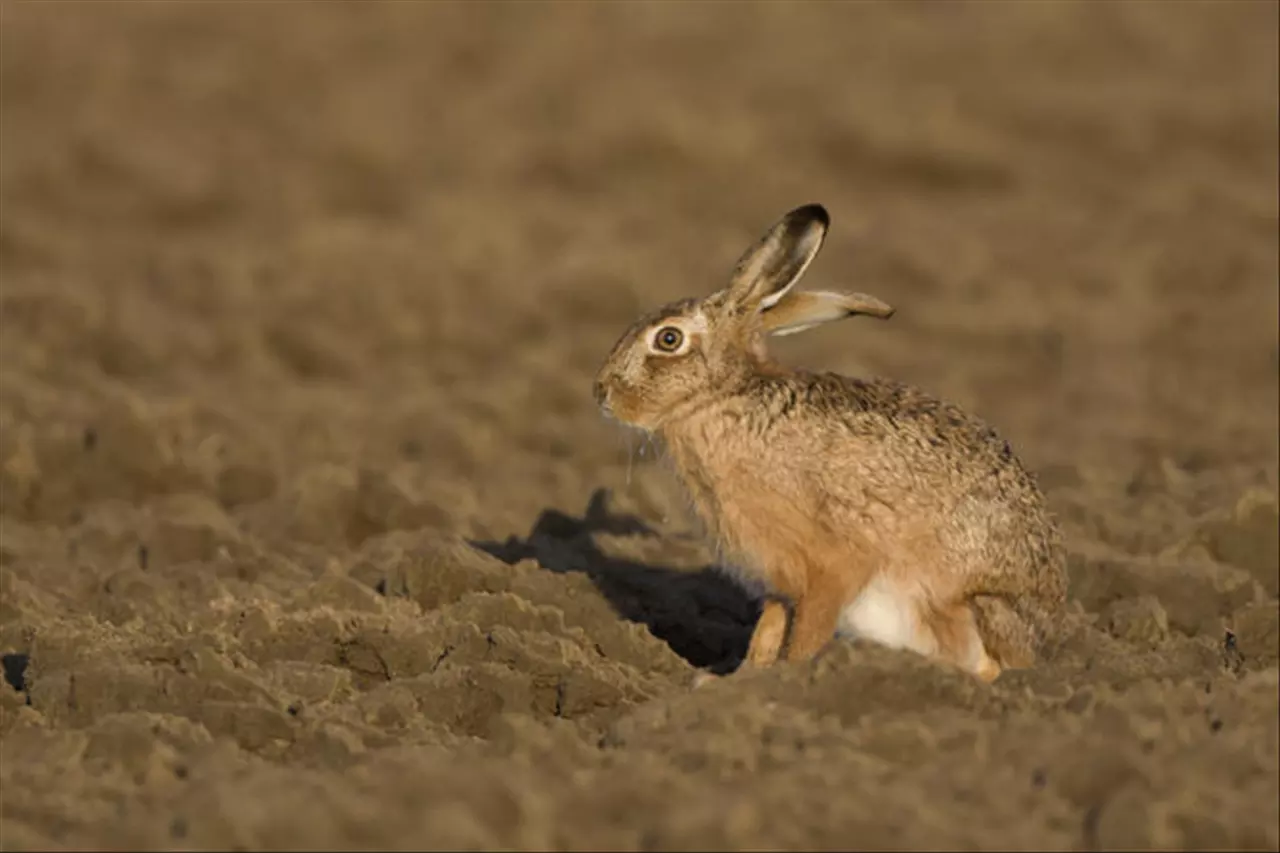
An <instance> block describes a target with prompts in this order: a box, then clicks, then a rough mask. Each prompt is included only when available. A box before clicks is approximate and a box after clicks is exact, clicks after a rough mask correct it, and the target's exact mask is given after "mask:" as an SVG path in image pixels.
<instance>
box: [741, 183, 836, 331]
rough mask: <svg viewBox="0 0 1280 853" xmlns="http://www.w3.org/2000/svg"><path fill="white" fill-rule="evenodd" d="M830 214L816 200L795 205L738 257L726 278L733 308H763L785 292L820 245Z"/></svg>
mask: <svg viewBox="0 0 1280 853" xmlns="http://www.w3.org/2000/svg"><path fill="white" fill-rule="evenodd" d="M830 224H831V217H830V216H828V215H827V211H826V209H825V208H824V207H823V206H822V205H820V204H806V205H804V206H803V207H797V208H796V209H795V210H793V211H791V212H790V213H788V214H787V215H786V216H784V217H782V219H780V220H778V222H777V223H776V224H775V225H774V226H773V227H772V228H770V229H769V232H768V233H767V234H765V235H764V236H763V237H761V238H760V240H759V241H757V242H756V244H755V245H754V246H752V247H751V248H750V249H748V250H747V251H746V252H745V253H744V254H743V255H742V257H741V258H739V259H738V264H737V266H735V267H734V269H733V275H732V277H731V278H730V280H729V302H730V304H731V305H732V306H733V307H734V309H735V311H764V310H766V309H768V308H771V307H773V306H774V305H776V304H777V303H778V301H779V300H780V299H782V297H783V296H786V294H787V291H789V290H790V289H791V288H792V287H793V286H794V285H795V283H796V282H797V281H799V280H800V276H802V275H804V271H805V269H806V268H808V266H809V264H810V263H811V262H812V261H813V259H814V257H815V256H816V255H817V254H818V250H819V249H821V248H822V240H823V238H824V237H825V236H826V234H827V227H828V226H830Z"/></svg>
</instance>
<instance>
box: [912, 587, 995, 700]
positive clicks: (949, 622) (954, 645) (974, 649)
mask: <svg viewBox="0 0 1280 853" xmlns="http://www.w3.org/2000/svg"><path fill="white" fill-rule="evenodd" d="M926 620H927V622H928V624H929V627H930V628H931V629H933V636H934V638H935V640H936V641H937V647H936V650H935V651H934V654H933V656H934V657H936V658H938V659H940V660H945V661H947V662H948V663H951V664H954V665H955V666H958V667H960V668H961V669H963V670H965V671H967V672H970V673H972V674H973V675H976V676H977V677H978V678H980V679H982V680H983V681H986V682H988V683H990V682H992V681H995V680H996V678H997V677H999V675H1000V672H1001V667H1000V664H999V663H997V662H996V661H995V660H994V659H993V658H992V657H991V655H989V654H988V653H987V647H986V645H985V643H984V642H983V637H982V633H981V631H979V629H978V622H977V619H976V617H975V614H974V611H973V608H971V607H970V606H969V603H968V602H967V601H961V602H956V603H954V604H950V605H947V606H944V607H941V608H937V609H934V610H933V611H932V612H931V613H930V614H929V615H928V617H926Z"/></svg>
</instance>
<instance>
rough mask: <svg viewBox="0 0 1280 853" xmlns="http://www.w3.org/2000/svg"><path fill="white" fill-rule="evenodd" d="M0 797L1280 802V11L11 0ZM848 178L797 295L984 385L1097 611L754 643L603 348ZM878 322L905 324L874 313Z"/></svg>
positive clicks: (0, 447) (794, 808)
mask: <svg viewBox="0 0 1280 853" xmlns="http://www.w3.org/2000/svg"><path fill="white" fill-rule="evenodd" d="M3 20H4V26H3V29H2V30H0V72H2V73H0V117H2V118H3V129H4V146H3V154H2V156H0V214H2V216H0V266H2V270H0V273H2V275H0V278H2V284H0V324H2V325H3V334H0V364H2V365H3V370H0V497H2V504H3V505H2V507H0V513H2V514H0V524H2V525H3V528H2V531H0V533H2V535H0V656H2V663H3V675H4V681H5V682H6V684H7V685H8V686H7V687H5V686H0V808H2V814H0V820H2V821H3V823H2V825H0V846H2V847H3V848H4V849H12V850H22V849H36V848H42V849H44V848H61V849H73V848H74V849H85V848H98V849H106V848H109V849H124V848H137V849H159V848H188V847H189V848H207V849H212V848H223V849H284V848H291V849H325V848H353V847H355V848H369V849H375V848H376V849H424V848H428V849H454V850H456V849H482V848H483V849H497V848H503V849H573V850H578V849H581V850H588V849H591V850H595V849H635V850H639V849H650V850H652V849H672V850H676V849H680V850H687V849H715V848H726V849H744V848H760V847H770V848H794V849H848V848H849V847H851V846H858V847H874V848H880V849H917V848H921V849H923V848H936V847H968V848H980V849H1005V848H1007V849H1033V848H1034V849H1096V848H1100V847H1107V848H1119V847H1128V848H1151V847H1161V848H1219V849H1221V848H1260V849H1275V848H1276V847H1277V846H1280V828H1278V827H1280V806H1278V805H1277V803H1278V802H1280V760H1278V759H1277V756H1278V755H1280V723H1278V722H1277V720H1278V719H1280V699H1278V693H1280V600H1278V596H1280V555H1278V552H1277V542H1278V541H1280V516H1278V510H1277V499H1276V493H1277V479H1278V468H1280V461H1278V459H1277V456H1278V453H1277V445H1276V435H1277V430H1278V429H1280V415H1278V414H1277V412H1278V410H1280V383H1278V381H1277V380H1278V377H1280V346H1278V344H1277V339H1278V333H1277V327H1276V322H1275V319H1276V316H1277V310H1278V306H1277V289H1276V281H1277V277H1278V276H1280V265H1278V262H1277V248H1278V242H1280V240H1278V238H1277V224H1278V223H1280V210H1278V206H1277V195H1278V193H1277V189H1278V188H1277V165H1276V161H1275V151H1276V150H1277V145H1278V144H1280V140H1278V139H1277V130H1276V125H1275V115H1276V108H1277V83H1276V80H1277V35H1276V33H1277V17H1276V6H1275V5H1274V4H1270V5H1268V4H1231V5H1229V6H1223V5H1217V4H1213V5H1197V4H1190V3H1184V4H1162V5H1161V6H1160V8H1158V9H1157V8H1156V7H1155V6H1154V5H1153V6H1150V7H1148V6H1146V5H1142V4H1123V5H1121V4H1115V5H1106V6H1094V5H1092V4H1088V8H1086V5H1085V4H1081V5H1075V6H1073V5H1066V4H1058V5H1050V4H1033V3H1028V4H983V5H978V4H968V3H961V2H952V3H946V4H922V5H914V4H913V5H903V4H892V5H890V4H877V3H870V2H866V3H848V4H815V5H806V4H800V5H795V4H785V5H781V4H779V5H771V4H756V5H751V6H735V7H729V6H727V5H721V4H702V5H694V6H689V5H680V6H676V5H674V4H670V5H668V4H644V3H626V4H623V3H618V4H569V5H547V6H540V5H533V4H497V5H484V4H450V3H421V4H408V3H398V4H360V11H359V12H358V13H357V12H356V11H355V8H354V6H347V5H344V4H317V5H313V6H310V7H308V8H307V10H306V12H305V14H304V13H303V12H302V10H301V8H300V7H298V6H296V5H293V4H271V5H261V6H256V7H254V11H253V12H252V14H250V13H249V11H248V7H247V6H243V5H240V4H225V5H218V6H216V7H215V6H212V5H197V4H129V5H126V4H86V5H74V4H70V3H60V4H56V7H55V5H54V4H12V3H10V4H6V5H5V7H4V11H3ZM809 201H821V202H823V203H824V204H826V205H827V206H828V208H829V209H830V210H831V211H832V214H833V218H834V226H833V230H832V232H831V235H830V238H829V239H828V241H827V248H826V249H825V250H824V254H823V256H822V257H821V258H820V259H819V261H818V262H817V263H816V264H815V267H814V270H813V272H812V273H811V278H813V279H814V280H815V284H814V286H819V287H820V286H822V283H821V282H822V281H837V282H839V281H843V282H845V283H846V284H847V283H849V282H854V283H856V286H857V288H858V289H861V290H866V291H868V292H872V293H875V294H877V295H879V296H882V297H883V298H885V299H886V300H887V301H889V302H891V303H892V304H894V305H895V307H897V308H898V314H897V315H896V316H895V318H894V319H893V320H892V321H891V322H890V323H888V324H882V325H876V324H866V325H857V324H855V323H850V324H849V325H848V326H834V327H830V328H825V329H822V330H816V331H814V332H812V333H811V334H808V335H802V336H797V337H796V338H788V339H785V340H783V341H781V343H780V346H779V353H780V356H781V357H782V358H783V359H784V360H786V361H788V362H790V363H796V364H800V363H803V364H805V365H808V366H813V367H824V368H830V369H837V370H842V371H847V372H866V373H878V374H886V375H892V376H895V377H899V378H902V379H905V380H908V381H913V382H916V383H919V384H921V385H923V386H924V387H927V388H929V389H930V390H932V391H935V392H937V393H940V394H942V395H944V396H946V397H948V398H951V399H953V400H955V401H957V402H959V403H961V404H963V405H966V406H969V407H972V408H973V409H975V410H976V411H978V412H979V413H980V414H982V415H983V416H984V417H986V418H988V419H990V420H991V421H992V422H994V423H996V424H998V425H999V426H1000V428H1001V430H1002V431H1003V432H1004V433H1006V434H1007V435H1008V436H1009V437H1010V439H1011V440H1012V442H1013V444H1014V445H1015V446H1016V447H1017V448H1018V450H1019V452H1020V453H1021V454H1022V455H1023V456H1024V458H1025V459H1026V460H1027V462H1028V464H1029V465H1030V466H1031V467H1032V468H1034V469H1035V470H1036V471H1037V472H1038V474H1039V476H1040V478H1041V481H1042V483H1043V485H1044V487H1045V489H1046V492H1047V493H1048V495H1049V499H1050V501H1051V503H1052V505H1053V509H1054V510H1055V512H1056V513H1057V514H1058V516H1059V517H1060V518H1061V520H1062V523H1063V525H1064V528H1065V532H1066V534H1067V541H1068V544H1069V550H1070V580H1071V589H1070V599H1071V601H1070V612H1069V614H1068V617H1067V625H1066V628H1067V630H1066V631H1065V633H1064V634H1063V636H1062V637H1061V638H1060V639H1059V641H1058V642H1057V644H1056V646H1055V647H1054V648H1053V649H1052V650H1051V654H1050V655H1049V657H1048V659H1047V660H1046V661H1045V662H1044V663H1043V664H1042V665H1040V666H1038V667H1036V668H1035V669H1031V670H1026V671H1019V672H1013V671H1011V672H1007V673H1006V674H1005V675H1003V676H1002V677H1001V678H1000V679H999V680H998V681H997V682H996V683H995V684H994V685H990V686H986V685H982V684H980V683H978V682H976V681H975V680H973V679H970V678H968V677H967V676H964V675H962V674H959V673H957V672H954V671H951V670H948V669H946V668H943V667H940V666H938V665H935V664H933V663H930V662H928V661H926V660H923V659H921V658H918V657H915V656H913V655H910V654H909V653H905V652H893V651H889V650H886V649H881V648H876V647H870V646H865V645H861V644H859V645H852V644H837V645H834V646H833V647H832V648H831V649H830V651H829V652H827V653H826V654H824V655H823V656H822V657H820V658H819V659H818V660H817V661H815V662H813V663H812V664H808V665H803V666H800V665H782V666H779V667H776V668H774V669H771V670H769V671H766V672H758V673H752V674H749V675H746V674H744V675H739V676H735V677H733V678H729V679H723V680H719V681H716V682H714V683H712V684H710V685H709V686H707V687H706V688H704V689H701V690H697V691H692V690H690V689H689V683H690V680H691V677H692V675H693V673H694V671H695V669H696V668H699V667H709V668H712V669H715V670H718V671H722V672H724V671H729V670H732V669H733V667H734V666H735V664H736V662H737V660H738V659H739V658H740V657H741V655H742V653H743V650H744V649H745V647H746V643H747V641H748V638H749V636H750V632H751V628H752V625H753V624H754V620H755V619H756V616H757V613H758V604H757V602H755V601H754V600H753V599H752V598H751V597H750V596H748V595H747V594H746V593H745V592H744V591H742V590H741V589H739V588H738V587H736V586H734V585H733V584H732V583H730V582H729V581H727V580H726V579H725V578H724V577H722V576H721V575H720V574H719V573H718V572H717V570H716V568H715V559H714V554H713V553H712V552H711V551H710V550H709V549H708V548H707V547H706V545H705V544H704V543H703V542H702V541H701V540H700V538H699V536H698V534H697V531H696V529H695V527H694V526H693V523H692V521H691V519H690V518H689V517H688V513H687V505H686V503H685V500H684V498H683V496H682V495H681V494H680V493H679V491H678V490H677V488H676V487H675V484H674V483H673V482H672V481H671V479H670V478H669V476H668V474H667V472H666V470H665V469H664V468H663V466H662V465H660V464H657V463H658V460H656V459H655V453H654V452H653V448H652V447H651V446H650V445H648V444H647V443H645V442H644V441H643V440H642V439H638V438H636V437H634V436H628V435H626V434H622V433H620V432H618V431H617V430H615V429H614V428H613V427H611V426H610V425H609V424H607V423H604V422H602V420H601V418H600V417H599V415H598V412H597V411H596V409H595V406H594V403H593V401H592V399H591V395H590V382H591V377H592V374H593V373H594V371H595V369H596V367H597V366H598V364H599V362H600V360H601V359H602V358H603V357H604V355H605V354H606V353H607V352H608V349H609V347H610V346H611V345H612V343H613V341H614V339H615V338H616V337H617V335H619V334H620V333H621V332H622V330H623V329H624V328H625V327H626V326H627V324H628V323H630V321H631V320H632V319H633V318H634V317H635V316H636V315H637V313H638V312H640V311H641V310H646V309H648V308H651V307H653V306H655V305H657V304H659V303H661V302H664V301H666V300H669V299H671V298H674V297H678V296H683V295H688V294H692V293H700V292H704V291H707V290H710V289H712V288H714V287H715V286H717V285H718V283H719V282H720V280H721V278H722V276H723V275H724V274H725V273H726V272H727V270H728V266H729V265H730V264H731V263H732V262H733V260H734V258H735V257H736V255H737V253H738V251H739V250H740V249H741V248H742V247H743V246H744V245H745V244H746V242H747V241H749V240H750V239H752V238H753V237H754V236H755V235H756V234H757V233H758V232H759V230H760V229H761V228H763V227H764V226H766V225H767V224H768V223H769V222H770V221H772V220H773V219H774V218H776V216H778V215H779V214H780V213H781V212H783V211H785V210H786V209H789V208H790V207H793V206H795V205H796V204H800V203H805V202H809ZM873 326H874V327H873Z"/></svg>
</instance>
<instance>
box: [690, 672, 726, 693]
mask: <svg viewBox="0 0 1280 853" xmlns="http://www.w3.org/2000/svg"><path fill="white" fill-rule="evenodd" d="M721 678H724V676H723V675H721V674H720V673H717V672H712V671H711V670H709V669H700V670H698V671H697V672H696V673H695V674H694V676H693V678H691V679H690V680H689V686H690V687H691V688H693V689H694V690H697V689H698V688H699V687H705V686H706V685H708V684H710V683H712V682H713V681H718V680H719V679H721Z"/></svg>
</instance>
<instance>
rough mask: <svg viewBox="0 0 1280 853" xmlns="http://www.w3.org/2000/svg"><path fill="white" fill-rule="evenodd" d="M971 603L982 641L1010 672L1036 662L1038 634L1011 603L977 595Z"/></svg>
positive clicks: (1001, 599) (997, 597) (1001, 598)
mask: <svg viewBox="0 0 1280 853" xmlns="http://www.w3.org/2000/svg"><path fill="white" fill-rule="evenodd" d="M970 604H971V606H972V609H973V616H974V621H975V623H976V624H977V626H978V633H979V634H980V635H981V636H982V641H983V642H984V643H985V644H986V647H987V649H989V650H990V652H991V654H992V656H994V657H995V658H996V660H998V661H999V662H1000V665H1001V666H1002V667H1005V668H1007V669H1024V668H1026V667H1029V666H1031V665H1033V664H1034V663H1035V662H1036V657H1037V655H1036V646H1037V643H1036V632H1035V629H1034V628H1032V626H1031V623H1030V622H1028V621H1027V619H1026V618H1025V617H1023V616H1022V615H1021V614H1020V613H1018V612H1017V610H1015V609H1014V607H1013V605H1012V604H1010V603H1009V600H1008V599H1006V598H1003V597H1001V596H996V595H975V596H973V598H972V600H971V601H970Z"/></svg>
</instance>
